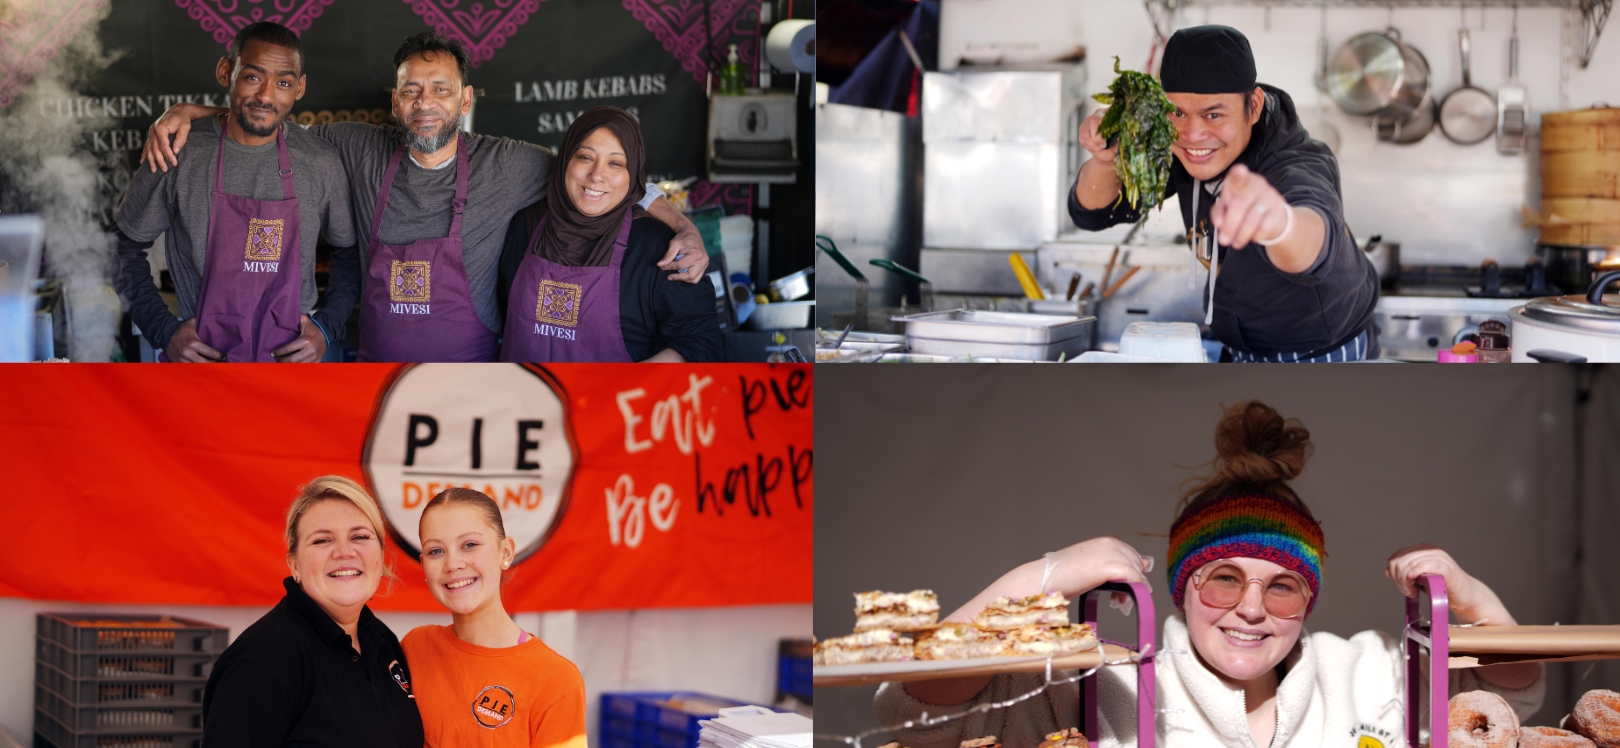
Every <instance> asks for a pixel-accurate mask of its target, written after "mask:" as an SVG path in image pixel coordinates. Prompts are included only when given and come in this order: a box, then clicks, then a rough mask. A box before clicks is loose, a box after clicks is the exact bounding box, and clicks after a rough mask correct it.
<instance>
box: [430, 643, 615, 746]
mask: <svg viewBox="0 0 1620 748" xmlns="http://www.w3.org/2000/svg"><path fill="white" fill-rule="evenodd" d="M400 646H402V647H403V648H404V649H405V661H406V663H407V664H408V666H409V667H410V671H411V690H412V692H413V693H414V694H415V695H416V706H417V709H418V710H420V711H421V713H422V728H423V732H424V733H425V734H426V735H427V748H461V747H462V746H484V747H485V748H507V747H508V746H510V747H513V748H515V747H516V746H530V747H531V748H586V745H585V679H584V678H583V677H580V674H579V668H577V667H575V666H574V663H572V662H569V661H568V659H567V658H565V657H563V656H562V655H560V654H557V653H556V652H553V651H552V650H551V648H550V647H548V646H546V645H545V644H544V643H543V642H541V641H540V640H539V639H537V638H530V639H529V640H528V641H526V642H524V643H522V644H519V645H517V646H515V647H505V648H502V649H490V648H488V647H480V646H477V645H474V644H468V643H467V642H464V641H462V640H461V639H459V638H457V637H456V634H455V632H454V631H452V630H451V628H450V627H449V626H419V627H417V628H415V629H413V630H412V631H411V633H409V634H406V635H405V639H404V640H403V641H401V642H400Z"/></svg>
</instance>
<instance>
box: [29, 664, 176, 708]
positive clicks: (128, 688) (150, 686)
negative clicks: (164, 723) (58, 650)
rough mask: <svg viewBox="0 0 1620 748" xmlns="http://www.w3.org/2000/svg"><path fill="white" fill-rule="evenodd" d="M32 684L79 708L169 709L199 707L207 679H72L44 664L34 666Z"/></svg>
mask: <svg viewBox="0 0 1620 748" xmlns="http://www.w3.org/2000/svg"><path fill="white" fill-rule="evenodd" d="M34 682H35V683H36V684H39V685H42V686H44V687H46V688H49V689H50V690H51V691H53V692H55V693H57V694H58V695H60V696H61V697H62V698H63V699H65V700H66V701H68V702H69V703H72V704H76V705H79V706H98V705H101V706H124V705H131V704H133V705H138V706H171V705H184V704H201V703H202V697H203V686H205V685H207V684H208V679H206V678H192V679H185V678H177V679H173V680H130V679H129V678H73V677H70V676H69V675H68V674H67V673H64V672H62V671H61V670H58V669H56V668H54V667H52V666H50V665H48V664H46V663H44V662H35V663H34Z"/></svg>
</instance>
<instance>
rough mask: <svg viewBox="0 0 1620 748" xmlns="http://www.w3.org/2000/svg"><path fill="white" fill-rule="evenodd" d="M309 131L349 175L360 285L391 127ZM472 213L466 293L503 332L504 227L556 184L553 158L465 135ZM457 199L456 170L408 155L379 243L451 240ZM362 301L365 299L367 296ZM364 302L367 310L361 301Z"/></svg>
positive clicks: (395, 139)
mask: <svg viewBox="0 0 1620 748" xmlns="http://www.w3.org/2000/svg"><path fill="white" fill-rule="evenodd" d="M309 132H310V133H312V134H314V135H318V136H320V137H322V138H325V139H326V140H327V141H330V142H331V143H332V144H333V145H335V146H337V149H338V153H339V154H340V155H341V156H342V159H343V166H344V168H345V169H346V170H347V171H348V174H349V193H350V195H351V196H352V197H353V204H354V224H355V227H356V232H357V233H358V234H359V236H360V266H361V268H362V270H361V273H360V277H361V286H362V288H364V284H365V279H366V277H367V274H366V272H365V270H364V268H365V267H366V266H367V263H368V262H369V260H370V258H371V247H370V243H371V236H370V234H371V219H372V214H373V213H374V212H375V210H376V205H377V192H378V190H380V189H381V188H382V179H383V173H384V172H386V171H387V170H388V161H389V159H391V158H393V156H394V151H395V150H396V149H398V148H399V143H400V140H399V135H398V133H397V131H396V130H394V129H393V128H391V127H384V126H381V125H371V124H365V123H360V122H334V123H332V124H328V125H312V126H310V127H309ZM461 157H466V158H467V212H466V213H464V214H463V215H462V217H461V256H462V264H463V265H464V266H465V267H466V271H467V285H468V291H469V292H470V293H471V294H472V298H473V306H474V307H475V308H476V309H477V310H478V319H479V320H480V321H482V322H483V323H484V326H485V327H487V328H489V329H490V330H491V331H494V332H499V331H500V329H501V323H502V319H501V317H502V313H501V311H500V310H497V309H496V308H495V281H496V275H497V271H498V270H499V264H500V258H501V247H502V246H503V245H504V243H505V241H506V226H507V224H508V223H509V222H510V221H511V219H512V215H513V214H514V213H517V212H518V211H519V210H521V209H523V208H524V207H526V206H528V205H529V204H531V203H533V202H535V201H536V200H539V199H540V197H541V195H542V194H543V191H544V189H545V185H546V184H547V181H548V180H550V179H551V169H552V165H553V164H554V163H555V162H556V160H557V157H556V154H554V153H552V151H551V150H550V149H547V148H542V147H540V146H537V145H534V144H533V143H525V142H523V141H520V140H512V139H511V138H498V137H494V136H490V135H475V134H468V135H467V150H466V153H463V154H461V155H459V156H457V158H458V159H459V158H461ZM455 195H456V165H455V164H454V163H451V164H450V165H448V166H445V167H444V168H440V169H424V168H422V167H421V166H418V165H417V164H416V162H415V161H414V160H413V159H411V157H410V156H409V154H407V155H406V156H405V158H403V159H401V161H400V166H399V172H398V173H397V174H395V175H394V184H393V188H392V189H391V190H390V191H389V193H388V205H387V207H386V208H385V209H384V210H383V221H382V230H381V232H380V233H381V237H380V238H381V240H382V241H383V243H385V244H410V243H411V242H414V241H419V240H422V239H437V238H440V237H443V236H446V235H448V234H449V233H450V219H451V217H452V213H451V208H450V201H451V199H453V198H454V197H455ZM361 298H362V299H364V298H365V297H364V295H363V291H362V296H361ZM362 303H364V302H363V301H362Z"/></svg>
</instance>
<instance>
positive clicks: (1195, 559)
mask: <svg viewBox="0 0 1620 748" xmlns="http://www.w3.org/2000/svg"><path fill="white" fill-rule="evenodd" d="M1215 448H1216V453H1217V456H1216V458H1215V460H1214V462H1213V463H1212V464H1213V466H1214V473H1213V475H1211V476H1210V477H1209V478H1207V479H1206V480H1204V481H1203V483H1201V484H1200V485H1198V486H1196V487H1194V488H1193V489H1192V490H1190V491H1189V492H1188V493H1187V495H1186V497H1185V498H1184V499H1183V500H1182V502H1181V505H1180V507H1179V511H1178V513H1177V517H1176V520H1175V522H1174V524H1173V525H1172V526H1171V528H1170V553H1169V556H1170V563H1169V567H1170V568H1169V569H1168V574H1167V576H1168V581H1169V583H1170V594H1171V598H1172V599H1173V600H1174V601H1175V605H1176V610H1175V612H1173V613H1172V614H1171V615H1170V616H1169V617H1168V618H1167V619H1166V620H1165V622H1164V630H1163V632H1162V633H1161V635H1160V637H1159V641H1160V642H1161V643H1162V644H1161V647H1160V654H1159V656H1158V658H1157V659H1156V663H1157V665H1156V668H1157V680H1158V686H1157V698H1158V710H1159V714H1158V719H1157V720H1156V723H1157V725H1158V736H1157V744H1158V745H1160V746H1167V747H1169V748H1179V747H1181V746H1217V745H1219V746H1242V747H1244V748H1256V747H1257V746H1277V747H1281V746H1347V747H1349V748H1386V747H1389V746H1396V745H1404V744H1405V727H1404V719H1405V710H1404V707H1403V703H1402V702H1403V701H1404V692H1403V690H1402V686H1403V680H1404V677H1405V660H1404V659H1403V656H1402V652H1401V647H1400V641H1399V639H1398V638H1396V637H1395V636H1391V635H1390V634H1387V633H1384V632H1380V631H1363V632H1361V633H1359V634H1356V635H1354V636H1352V637H1350V638H1348V639H1345V638H1343V637H1339V636H1335V635H1333V634H1329V633H1324V632H1315V633H1312V632H1307V631H1306V630H1305V621H1306V619H1307V618H1308V617H1309V616H1310V613H1311V610H1312V608H1313V607H1314V606H1315V603H1316V600H1317V598H1318V597H1319V596H1320V594H1321V587H1320V585H1321V581H1320V580H1321V573H1320V572H1321V563H1322V558H1323V557H1324V556H1326V553H1325V552H1324V545H1323V537H1322V528H1321V526H1320V525H1319V524H1318V523H1317V521H1316V519H1315V518H1314V517H1312V515H1311V511H1310V509H1309V508H1308V507H1307V506H1306V505H1305V502H1303V501H1301V500H1300V498H1299V496H1298V495H1296V494H1295V493H1294V491H1293V489H1291V488H1290V487H1289V486H1288V481H1289V480H1292V479H1293V478H1295V477H1296V476H1298V475H1299V473H1300V471H1301V469H1303V468H1304V465H1305V461H1306V459H1308V458H1309V456H1310V449H1311V444H1310V433H1309V432H1308V431H1306V430H1305V428H1304V426H1303V425H1301V424H1300V423H1299V421H1297V420H1293V419H1289V420H1284V419H1283V417H1282V416H1280V415H1278V413H1277V411H1275V410H1273V409H1272V408H1271V407H1270V406H1267V405H1266V404H1264V403H1261V402H1246V403H1239V404H1238V405H1236V406H1234V407H1232V408H1230V409H1228V410H1227V412H1226V414H1225V416H1224V417H1222V419H1221V421H1220V424H1219V425H1218V426H1217V427H1216V431H1215ZM1152 568H1153V559H1152V558H1150V557H1144V556H1142V555H1141V554H1139V553H1138V552H1137V551H1136V549H1134V548H1132V547H1131V546H1130V545H1129V544H1127V543H1125V542H1123V541H1121V540H1118V539H1116V538H1112V537H1101V538H1093V539H1091V540H1087V541H1085V542H1082V543H1078V544H1075V545H1072V546H1070V547H1068V548H1065V549H1063V550H1061V551H1058V552H1056V553H1051V554H1047V557H1046V559H1044V560H1039V561H1033V562H1031V563H1028V564H1025V565H1023V566H1020V567H1018V568H1016V569H1013V570H1012V571H1011V572H1008V573H1007V574H1005V575H1003V576H1002V577H1001V578H1000V579H998V580H996V582H995V583H994V584H992V585H990V587H988V588H987V589H985V590H984V591H983V592H981V593H979V595H978V596H977V597H975V598H974V599H973V600H971V601H969V602H968V604H967V605H964V606H962V607H961V608H960V609H958V610H957V611H956V612H954V613H952V614H951V615H950V616H948V617H947V618H946V619H945V620H947V621H971V620H972V619H973V616H974V614H975V613H977V612H978V611H979V610H981V609H983V608H984V606H985V605H986V604H987V603H989V602H990V601H992V600H994V599H995V598H997V597H1002V596H1009V597H1011V596H1024V595H1030V594H1033V593H1037V592H1041V591H1043V588H1044V590H1045V591H1050V590H1060V591H1062V592H1063V593H1064V594H1065V595H1066V596H1068V597H1070V598H1074V597H1078V596H1080V595H1082V594H1084V593H1085V592H1086V591H1088V590H1091V589H1094V588H1096V587H1097V586H1098V585H1100V584H1101V583H1103V582H1105V581H1108V580H1111V579H1118V580H1128V581H1138V582H1147V579H1146V578H1145V577H1144V573H1145V572H1149V571H1151V570H1152ZM1423 574H1439V575H1441V576H1443V577H1444V578H1445V581H1446V588H1447V590H1448V591H1449V593H1450V605H1451V610H1452V612H1453V613H1454V615H1455V616H1456V618H1457V620H1459V621H1461V622H1469V623H1472V622H1477V623H1478V624H1479V625H1482V626H1500V625H1512V624H1513V623H1514V620H1513V615H1512V614H1511V613H1509V612H1508V610H1507V608H1506V607H1504V606H1503V605H1502V602H1501V600H1499V599H1498V598H1497V596H1496V593H1494V592H1492V591H1491V589H1490V587H1488V586H1486V584H1485V583H1484V582H1482V581H1480V580H1478V579H1475V578H1474V577H1472V576H1469V575H1468V573H1467V572H1465V571H1463V569H1462V568H1461V567H1459V566H1458V565H1457V562H1456V561H1454V560H1453V559H1452V558H1451V556H1450V555H1449V554H1447V553H1446V552H1445V551H1443V550H1441V549H1439V548H1435V547H1433V546H1430V545H1417V546H1412V547H1410V548H1403V549H1401V550H1399V551H1396V552H1395V553H1394V554H1393V555H1392V556H1390V558H1389V561H1388V564H1387V566H1386V568H1385V569H1384V575H1385V576H1387V577H1389V578H1390V579H1391V580H1393V582H1394V584H1395V586H1396V587H1398V588H1400V591H1401V593H1402V594H1404V595H1406V596H1407V597H1412V596H1413V595H1415V594H1416V588H1415V587H1414V584H1413V580H1414V579H1416V578H1417V577H1419V576H1420V575H1423ZM1449 676H1450V679H1451V683H1450V686H1451V692H1452V693H1458V692H1461V691H1471V690H1485V691H1490V692H1493V693H1496V694H1498V695H1500V696H1502V698H1504V699H1505V700H1506V701H1507V702H1508V704H1509V705H1511V706H1512V708H1513V709H1514V711H1515V712H1517V713H1518V715H1519V718H1520V719H1524V718H1525V717H1528V716H1529V715H1530V714H1532V713H1534V712H1535V711H1536V710H1537V709H1538V708H1540V706H1541V701H1542V697H1543V695H1544V694H1545V691H1546V683H1545V678H1543V676H1542V668H1541V666H1540V665H1539V664H1514V665H1497V666H1493V667H1486V668H1478V669H1473V670H1452V671H1450V673H1449ZM1096 677H1097V678H1098V679H1099V681H1098V694H1099V697H1098V712H1099V718H1100V719H1099V722H1100V725H1099V732H1100V734H1099V735H1097V736H1088V737H1096V738H1097V739H1098V745H1100V746H1132V745H1136V709H1135V702H1136V678H1135V673H1134V670H1132V669H1128V668H1104V669H1102V670H1100V671H1098V673H1097V675H1096ZM1044 679H1045V675H1044V674H1040V673H1034V674H1023V673H1017V674H1002V675H996V676H979V677H967V678H955V679H948V680H933V681H915V682H911V683H906V684H899V683H885V684H884V685H883V687H882V688H880V689H879V690H878V693H877V697H876V699H875V707H876V710H877V713H878V718H879V719H880V720H882V722H883V723H884V724H897V723H900V722H903V721H905V720H909V719H913V718H916V717H917V716H919V715H920V714H921V713H923V712H925V711H926V712H929V713H930V714H941V713H950V712H957V711H962V710H964V709H967V708H969V707H972V706H974V705H976V704H979V703H984V702H994V701H1003V700H1006V699H1010V698H1012V697H1015V696H1018V695H1020V694H1025V693H1028V692H1030V691H1034V690H1036V689H1037V688H1039V687H1040V685H1041V684H1042V683H1043V682H1044ZM941 707H947V708H946V709H941ZM1079 714H1080V709H1079V684H1077V683H1070V684H1066V685H1063V686H1057V687H1053V688H1050V689H1047V690H1046V691H1044V692H1043V693H1041V694H1040V695H1039V696H1036V697H1034V698H1031V699H1029V700H1027V701H1023V702H1021V703H1018V704H1016V705H1013V706H1011V707H1008V708H1004V709H992V710H989V711H986V712H979V713H975V714H972V715H969V716H968V717H966V718H964V719H960V720H953V721H950V722H946V723H943V724H941V725H939V726H936V727H932V728H917V729H912V730H902V731H897V732H895V733H894V738H895V739H896V740H898V741H900V743H901V745H905V746H909V747H910V748H956V747H957V745H958V743H959V742H960V741H963V740H968V739H972V738H977V737H979V736H983V735H995V736H997V737H998V738H1000V742H1001V743H1002V744H1003V745H1005V746H1007V747H1008V748H1025V747H1026V746H1027V747H1030V748H1033V746H1035V745H1037V744H1038V743H1040V742H1041V739H1042V736H1044V735H1046V734H1048V733H1052V732H1056V731H1058V730H1061V729H1064V728H1069V727H1078V726H1079V724H1078V720H1079ZM1424 724H1427V717H1426V716H1425V722H1424Z"/></svg>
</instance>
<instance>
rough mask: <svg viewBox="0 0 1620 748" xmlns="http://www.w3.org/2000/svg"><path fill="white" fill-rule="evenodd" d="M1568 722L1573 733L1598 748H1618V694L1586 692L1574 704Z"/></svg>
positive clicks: (1619, 723)
mask: <svg viewBox="0 0 1620 748" xmlns="http://www.w3.org/2000/svg"><path fill="white" fill-rule="evenodd" d="M1570 721H1572V722H1574V723H1575V724H1574V728H1573V729H1574V730H1575V732H1578V733H1580V734H1582V735H1585V736H1586V737H1588V738H1591V739H1592V742H1593V743H1596V744H1597V745H1598V748H1620V693H1615V692H1613V691H1604V690H1601V689H1598V690H1592V691H1587V692H1586V693H1585V694H1582V695H1581V700H1580V701H1577V702H1575V711H1574V713H1572V714H1570Z"/></svg>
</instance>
